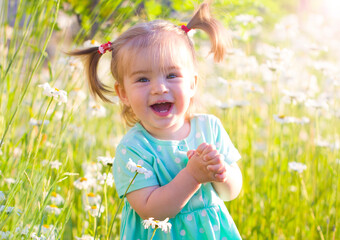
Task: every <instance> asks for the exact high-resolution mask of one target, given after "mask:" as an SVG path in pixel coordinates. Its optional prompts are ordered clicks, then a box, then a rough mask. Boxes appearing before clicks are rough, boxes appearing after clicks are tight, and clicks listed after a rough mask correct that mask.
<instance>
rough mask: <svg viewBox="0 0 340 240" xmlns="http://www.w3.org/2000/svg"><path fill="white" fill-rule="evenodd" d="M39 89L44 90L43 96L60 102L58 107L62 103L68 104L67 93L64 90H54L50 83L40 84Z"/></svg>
mask: <svg viewBox="0 0 340 240" xmlns="http://www.w3.org/2000/svg"><path fill="white" fill-rule="evenodd" d="M38 87H41V88H43V89H44V92H43V94H44V95H46V96H48V97H53V98H54V99H55V100H56V101H57V102H58V105H60V104H61V103H67V92H65V91H64V90H59V89H58V88H52V87H51V86H50V84H49V83H44V84H40V85H38Z"/></svg>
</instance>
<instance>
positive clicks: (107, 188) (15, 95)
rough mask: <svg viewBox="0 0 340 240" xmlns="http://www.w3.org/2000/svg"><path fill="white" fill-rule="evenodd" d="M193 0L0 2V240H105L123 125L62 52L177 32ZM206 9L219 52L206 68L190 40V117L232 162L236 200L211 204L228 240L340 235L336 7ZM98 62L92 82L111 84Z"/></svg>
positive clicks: (225, 4)
mask: <svg viewBox="0 0 340 240" xmlns="http://www.w3.org/2000/svg"><path fill="white" fill-rule="evenodd" d="M94 3H95V4H94ZM199 3H200V1H197V0H190V1H188V0H186V1H178V0H168V1H155V0H153V1H151V0H144V1H143V0H139V1H126V0H107V1H89V0H88V1H75V0H53V1H52V0H51V1H45V0H35V1H27V0H22V1H19V0H13V1H11V0H3V1H0V239H84V240H85V239H119V227H120V211H121V207H120V203H121V201H120V199H119V198H118V195H117V193H116V190H115V184H114V180H113V176H112V169H111V167H112V162H113V161H114V156H115V148H116V146H117V144H118V143H119V140H120V139H121V138H122V136H123V135H124V133H126V131H127V130H128V128H127V127H126V126H125V125H124V124H123V122H122V119H121V116H120V105H119V101H118V99H117V97H116V96H114V95H112V96H109V98H110V99H111V100H112V102H113V103H112V104H108V103H103V102H101V101H99V100H97V101H96V100H95V99H93V98H92V97H91V95H90V93H89V90H88V86H87V82H86V79H85V75H84V69H83V67H82V62H81V60H80V59H77V58H73V57H69V56H68V55H67V54H66V52H67V51H70V50H72V49H75V48H82V47H88V46H98V45H99V44H101V43H104V42H106V41H108V40H111V39H114V38H115V37H116V36H117V35H119V33H120V32H122V31H124V29H126V28H128V27H130V26H132V25H133V24H135V23H136V22H139V21H143V20H152V19H156V18H165V19H168V20H169V21H171V22H173V23H174V24H180V23H182V22H184V23H185V22H186V21H187V20H188V19H189V18H190V16H191V14H192V12H193V10H194V9H195V7H197V6H198V4H199ZM327 4H328V5H327ZM212 6H213V7H214V9H215V13H216V17H217V18H218V19H220V20H221V21H222V22H223V23H225V24H226V26H227V27H228V28H229V29H230V34H231V36H232V39H233V47H232V48H230V49H229V50H228V53H227V56H226V58H225V60H224V61H223V62H222V63H219V64H215V63H214V62H213V59H212V56H211V55H209V54H208V53H209V41H207V36H206V35H204V34H203V33H201V32H198V31H196V32H195V31H191V32H190V35H191V38H192V39H193V41H194V43H195V47H196V49H197V53H198V56H199V60H200V61H199V69H200V72H199V74H200V80H199V93H198V97H197V98H198V100H199V102H198V104H197V112H199V113H210V114H214V115H216V116H218V117H219V118H220V119H221V120H222V122H223V124H224V127H225V129H226V130H227V132H228V134H229V136H230V138H231V140H232V141H233V143H234V144H235V146H236V147H237V148H238V150H239V152H240V153H241V155H242V159H241V160H240V161H239V162H238V164H239V166H240V168H241V171H242V174H243V188H242V191H241V194H240V195H239V196H238V198H237V199H235V200H233V201H231V202H226V203H225V204H226V206H227V207H228V209H229V211H230V213H231V216H232V217H233V219H234V221H235V223H236V225H237V227H238V229H239V232H240V234H241V236H242V238H243V239H322V240H323V239H333V240H335V239H340V233H339V207H340V201H339V194H338V191H339V185H340V180H339V170H340V28H339V23H340V18H339V16H338V15H339V14H338V13H339V11H340V4H338V1H335V0H328V1H318V0H314V1H312V0H311V1H293V0H289V1H269V0H258V1H250V0H245V1H235V0H229V1H227V0H216V1H214V3H213V4H212ZM109 61H110V54H107V55H105V56H103V57H102V59H101V62H100V66H99V67H100V70H99V73H100V78H101V79H104V81H105V82H106V83H107V84H108V85H109V86H111V87H112V86H113V83H114V80H113V79H112V77H111V76H110V69H109V65H110V64H109V63H110V62H109ZM141 224H142V223H141ZM131 227H132V228H133V226H131ZM202 227H203V228H204V226H202ZM158 231H161V230H158Z"/></svg>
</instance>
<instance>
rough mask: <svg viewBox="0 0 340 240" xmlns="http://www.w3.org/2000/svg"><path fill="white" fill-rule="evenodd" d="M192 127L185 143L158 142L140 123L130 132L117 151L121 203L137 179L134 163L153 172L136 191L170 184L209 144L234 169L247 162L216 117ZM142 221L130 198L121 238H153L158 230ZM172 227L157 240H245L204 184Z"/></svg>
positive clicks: (116, 176) (199, 118)
mask: <svg viewBox="0 0 340 240" xmlns="http://www.w3.org/2000/svg"><path fill="white" fill-rule="evenodd" d="M190 123H191V130H190V134H189V136H188V137H187V138H185V139H183V140H181V141H174V140H169V141H167V140H159V139H156V138H154V137H152V136H151V135H150V134H149V133H148V132H147V131H146V130H145V129H144V128H143V127H142V126H141V125H140V124H139V123H137V124H136V125H135V126H134V127H133V128H131V129H130V130H129V132H128V133H127V134H126V135H125V136H124V137H123V139H122V140H121V142H120V143H119V145H118V147H117V149H116V156H115V161H114V164H113V175H114V180H115V184H116V189H117V192H118V195H119V197H120V198H121V197H123V195H124V193H125V191H126V189H127V187H128V185H129V183H130V182H131V180H132V178H133V176H134V175H135V173H132V172H130V171H129V170H128V169H127V168H126V164H127V163H128V161H129V159H131V160H132V161H133V162H135V163H136V164H139V165H141V166H142V167H144V168H146V169H147V170H149V171H152V175H151V177H149V178H145V176H144V174H138V175H137V177H136V179H135V180H134V182H133V184H132V185H131V187H130V188H129V191H128V192H132V191H135V190H138V189H141V188H145V187H150V186H155V185H157V186H164V185H166V184H167V183H169V182H170V181H171V180H172V179H173V178H174V177H175V176H176V175H177V174H178V173H179V171H181V170H182V169H183V168H184V167H185V166H186V164H187V162H188V158H187V155H186V154H187V151H188V150H190V149H196V148H197V147H198V146H199V145H200V144H201V143H203V142H206V143H209V144H213V145H215V146H216V149H217V150H218V151H219V153H220V154H223V155H224V157H225V161H226V162H227V163H228V164H231V163H233V162H235V161H237V160H239V159H240V158H241V156H240V154H239V152H238V151H237V149H236V148H235V147H234V145H233V144H232V142H231V141H230V138H229V136H228V134H227V133H226V131H225V130H224V128H223V126H222V124H221V122H220V120H219V119H218V118H216V117H214V116H213V115H203V114H202V115H195V116H194V117H193V118H192V119H191V121H190ZM175 197H176V196H174V198H175ZM158 220H164V219H158ZM142 221H143V219H142V218H140V217H139V215H138V214H137V213H136V211H135V210H133V209H132V207H131V205H130V204H129V202H128V201H127V200H126V198H125V199H124V207H123V210H122V219H121V228H120V239H123V240H137V239H140V240H148V239H150V238H151V236H152V233H153V229H152V228H151V227H150V228H149V229H144V227H143V225H142ZM169 222H170V223H171V224H172V228H171V230H170V232H167V233H165V232H163V231H162V230H161V229H157V231H156V234H155V236H154V238H153V239H154V240H156V239H157V240H158V239H159V240H163V239H175V240H179V239H186V240H187V239H200V240H205V239H206V240H214V239H218V240H222V239H223V240H226V239H228V240H230V239H241V237H240V234H239V232H238V230H237V228H236V226H235V223H234V221H233V219H232V218H231V216H230V214H229V212H228V210H227V208H226V206H225V204H224V202H223V201H222V200H221V199H220V198H219V196H218V195H217V193H216V192H215V190H214V188H213V187H212V185H211V183H206V184H202V185H201V187H200V188H199V190H198V191H197V192H196V193H195V194H194V195H193V196H192V198H191V199H190V200H189V201H188V203H187V204H186V205H185V206H184V208H183V209H182V210H181V211H180V212H179V213H178V214H177V215H176V216H175V217H174V218H171V219H170V220H169Z"/></svg>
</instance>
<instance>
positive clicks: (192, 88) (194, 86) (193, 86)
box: [190, 73, 198, 97]
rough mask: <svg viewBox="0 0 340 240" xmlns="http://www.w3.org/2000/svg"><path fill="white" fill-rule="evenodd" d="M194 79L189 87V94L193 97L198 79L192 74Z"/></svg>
mask: <svg viewBox="0 0 340 240" xmlns="http://www.w3.org/2000/svg"><path fill="white" fill-rule="evenodd" d="M193 77H194V79H193V81H192V82H191V85H190V89H191V93H192V96H191V97H193V96H194V95H195V93H196V91H197V79H198V75H197V73H195V74H194V76H193Z"/></svg>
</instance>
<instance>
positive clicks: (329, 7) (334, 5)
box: [323, 0, 340, 18]
mask: <svg viewBox="0 0 340 240" xmlns="http://www.w3.org/2000/svg"><path fill="white" fill-rule="evenodd" d="M323 5H324V8H325V13H326V14H327V15H328V16H329V17H331V18H340V14H339V13H340V1H339V0H324V2H323Z"/></svg>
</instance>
